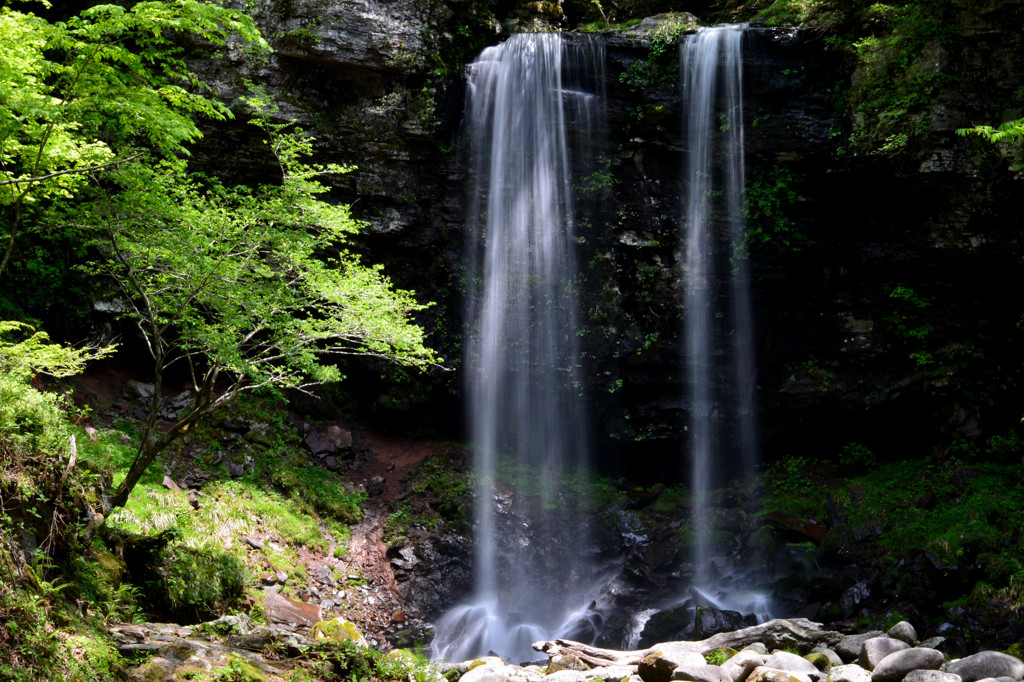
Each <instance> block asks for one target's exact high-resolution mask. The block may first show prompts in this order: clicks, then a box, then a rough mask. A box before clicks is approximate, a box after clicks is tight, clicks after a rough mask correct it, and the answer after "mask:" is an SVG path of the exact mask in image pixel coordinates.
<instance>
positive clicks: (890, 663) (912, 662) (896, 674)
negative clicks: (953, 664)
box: [871, 648, 943, 682]
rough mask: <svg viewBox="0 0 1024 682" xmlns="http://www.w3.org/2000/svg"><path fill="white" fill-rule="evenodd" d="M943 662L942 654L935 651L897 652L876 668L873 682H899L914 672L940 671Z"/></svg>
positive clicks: (906, 650)
mask: <svg viewBox="0 0 1024 682" xmlns="http://www.w3.org/2000/svg"><path fill="white" fill-rule="evenodd" d="M942 661H943V656H942V652H941V651H937V650H935V649H924V648H917V649H903V650H901V651H895V652H893V653H891V654H889V655H888V656H886V657H885V658H883V659H882V660H881V661H880V662H879V663H878V665H876V666H875V669H874V670H873V671H872V672H871V682H899V680H902V679H903V678H904V677H906V676H907V675H908V674H909V673H910V672H912V671H914V670H938V669H939V668H940V667H941V666H942Z"/></svg>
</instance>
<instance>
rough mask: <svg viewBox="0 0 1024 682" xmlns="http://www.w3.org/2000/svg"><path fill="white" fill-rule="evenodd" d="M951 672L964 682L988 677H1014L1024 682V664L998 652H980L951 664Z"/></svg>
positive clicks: (973, 681)
mask: <svg viewBox="0 0 1024 682" xmlns="http://www.w3.org/2000/svg"><path fill="white" fill-rule="evenodd" d="M949 672H951V673H953V674H954V675H959V676H960V677H961V679H963V682H977V680H982V679H984V678H986V677H1012V678H1013V679H1015V680H1024V662H1022V661H1021V660H1020V659H1019V658H1015V657H1013V656H1010V655H1009V654H1003V653H1000V652H998V651H980V652H978V653H976V654H974V655H973V656H967V657H966V658H961V659H960V660H959V661H956V662H954V663H950V664H949Z"/></svg>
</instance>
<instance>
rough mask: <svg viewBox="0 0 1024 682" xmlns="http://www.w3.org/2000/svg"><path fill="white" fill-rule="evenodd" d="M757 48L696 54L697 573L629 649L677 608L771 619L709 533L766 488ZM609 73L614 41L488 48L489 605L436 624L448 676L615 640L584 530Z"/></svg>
mask: <svg viewBox="0 0 1024 682" xmlns="http://www.w3.org/2000/svg"><path fill="white" fill-rule="evenodd" d="M742 39H743V27H736V26H726V27H716V28H714V29H706V30H701V31H699V32H697V33H696V34H694V35H691V36H687V37H686V38H685V39H683V40H681V44H680V50H681V52H680V57H681V66H682V93H683V94H682V107H681V108H682V110H683V116H682V124H683V125H682V128H683V139H684V148H685V150H686V152H685V155H686V162H685V167H684V168H682V169H681V170H682V172H683V183H682V184H683V187H684V193H683V205H684V211H685V215H682V216H680V219H681V222H682V234H681V243H682V244H683V245H684V246H682V247H681V253H680V261H681V263H682V270H683V279H684V281H685V284H686V288H685V293H683V294H681V297H680V305H681V307H682V309H683V311H684V315H683V317H684V318H685V329H684V330H683V339H684V349H685V353H686V361H687V362H686V366H687V368H688V373H689V377H688V379H687V383H688V386H689V396H688V404H689V412H690V413H691V418H690V421H689V423H688V424H687V425H686V426H687V429H688V430H689V432H690V437H691V447H692V452H691V454H692V456H691V461H692V471H691V486H690V489H691V493H692V504H691V506H692V509H693V511H692V519H691V522H692V524H693V527H694V529H695V542H694V546H695V550H694V555H693V556H692V562H693V566H694V569H693V575H692V578H691V579H690V580H689V581H688V583H687V584H686V586H685V587H680V589H679V590H677V591H676V592H675V593H672V594H670V595H669V596H668V597H667V598H666V596H665V595H662V596H660V597H658V598H657V601H656V603H653V604H652V603H646V604H640V603H638V604H636V605H635V609H636V613H637V617H636V618H632V619H631V623H632V624H631V625H630V627H629V628H627V631H626V633H625V634H624V635H623V637H626V638H627V639H629V640H630V641H628V642H627V641H623V642H622V643H621V645H627V644H635V641H634V640H636V639H637V638H638V637H639V636H640V635H639V633H640V631H641V630H642V629H643V626H644V623H645V622H646V620H647V618H648V617H649V616H650V615H651V614H652V613H654V612H656V611H658V610H667V609H674V608H688V606H687V604H691V605H692V604H698V605H708V604H710V605H714V606H717V607H720V608H727V609H736V610H740V611H743V612H744V613H748V614H749V613H758V614H762V615H764V612H765V611H766V607H765V605H764V603H763V600H762V599H761V598H760V597H759V596H758V595H756V594H750V593H747V592H745V591H744V590H743V589H742V588H738V587H737V585H736V583H735V580H734V579H733V577H732V576H727V575H724V574H723V570H724V569H723V568H722V567H720V566H717V565H716V564H717V557H716V553H715V551H714V549H713V547H712V544H711V540H710V538H709V534H708V532H707V529H708V528H709V527H710V526H711V519H710V518H709V513H710V512H709V505H708V493H709V491H710V489H711V488H712V486H713V485H715V484H716V483H718V482H720V481H719V480H716V474H715V469H716V467H719V466H721V464H722V463H723V462H725V461H726V458H728V463H729V468H730V470H731V472H732V473H733V474H734V473H735V472H736V471H752V469H753V467H754V465H755V453H756V449H757V446H756V441H757V428H756V422H755V419H754V387H755V376H754V373H755V370H754V361H753V351H752V324H751V310H750V296H749V293H748V289H749V287H748V281H747V280H748V273H747V265H746V256H745V254H744V220H743V193H744V188H743V180H744V161H743V149H744V145H743V134H744V129H743V101H742V87H743V83H742ZM603 69H604V51H603V47H602V43H601V42H600V41H599V40H597V39H589V38H587V37H581V36H571V35H561V34H556V33H549V34H521V35H516V36H513V37H512V38H510V39H509V40H508V41H506V42H505V43H502V44H500V45H497V46H495V47H491V48H488V49H486V50H484V52H483V53H482V54H481V55H480V57H479V58H478V59H477V60H476V61H475V62H474V63H473V64H472V65H471V67H470V70H469V78H468V92H467V100H466V114H465V117H466V139H467V140H468V144H469V154H470V171H471V173H472V176H471V190H470V192H471V193H470V198H469V204H468V216H469V230H468V234H469V235H470V237H469V239H470V244H469V248H468V258H467V260H468V279H469V282H470V286H469V297H468V299H469V304H468V308H467V327H466V329H467V344H466V355H465V369H466V376H467V387H466V393H467V404H468V415H467V422H468V426H469V431H470V439H471V443H472V447H473V450H474V476H475V486H476V491H475V508H474V514H475V517H474V523H475V538H474V540H475V567H474V574H475V589H474V593H473V595H472V598H471V600H470V601H469V602H468V603H465V604H462V605H460V606H458V607H456V608H454V609H452V610H450V611H449V612H448V613H447V614H445V616H444V617H443V618H442V619H441V620H440V621H439V622H438V623H437V625H436V630H435V631H436V638H435V640H434V642H433V644H432V650H433V656H434V657H435V658H437V659H446V660H467V659H470V658H474V657H477V656H481V655H485V654H487V653H489V652H494V653H497V654H499V655H501V656H502V657H504V658H506V659H507V660H510V661H525V660H529V659H531V658H533V657H534V656H535V652H533V651H532V649H531V647H530V645H531V644H532V643H533V642H535V641H538V640H542V639H551V638H553V637H566V638H570V639H572V638H576V639H581V640H583V641H594V640H595V639H596V638H597V637H598V636H599V635H601V634H602V633H601V632H600V628H601V625H600V622H601V616H600V615H599V614H598V615H596V617H595V608H596V610H597V611H600V609H601V606H600V604H601V603H602V599H604V600H605V603H607V601H608V594H613V593H614V592H615V591H616V590H615V588H609V583H608V580H609V579H610V578H613V576H612V575H599V572H600V571H599V569H598V568H597V567H596V566H595V565H593V563H592V561H591V559H590V558H589V557H590V552H591V551H592V547H591V543H590V538H589V533H588V525H587V524H588V519H587V518H585V516H584V514H583V513H582V509H583V508H584V507H585V504H586V500H585V499H582V494H583V493H582V491H584V490H585V489H586V485H585V484H586V477H587V470H588V448H589V446H588V442H587V431H588V426H587V414H586V407H585V403H584V399H583V395H582V389H581V386H582V383H583V382H582V381H581V377H580V363H581V360H580V351H579V347H578V341H577V331H578V326H577V314H578V312H577V311H578V309H579V305H578V303H577V292H576V286H577V281H578V275H577V265H576V258H575V255H574V253H575V250H576V247H577V244H576V236H577V235H576V233H575V231H576V225H577V223H578V220H579V217H580V216H579V215H578V214H579V213H580V207H578V206H576V205H575V202H574V194H573V184H574V181H575V179H576V178H578V177H579V175H580V174H581V173H584V172H586V171H587V170H590V169H593V168H594V167H595V163H596V161H597V157H598V156H600V154H601V153H602V151H601V150H603V148H604V147H603V146H604V144H605V141H604V140H605V137H604V136H605V134H606V132H605V130H604V129H603V127H604V126H603V123H602V121H603V106H604V105H603V102H602V88H603V82H604V74H603ZM723 287H724V289H725V291H723V290H722V289H723ZM723 301H727V303H725V304H723V303H722V302H723ZM723 306H724V309H723ZM723 325H725V326H724V327H723ZM723 346H725V347H723ZM723 376H725V377H727V378H725V379H723V378H722V377H723ZM725 413H728V414H725ZM726 442H728V443H730V444H731V445H730V447H729V448H728V450H729V452H728V454H726V453H725V450H726V448H725V447H724V445H723V444H724V443H726ZM736 453H739V454H736ZM737 467H739V468H738V469H737ZM719 476H720V474H719ZM726 586H727V587H726ZM652 606H653V608H651V607H652ZM621 645H620V646H621Z"/></svg>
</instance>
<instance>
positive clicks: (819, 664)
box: [804, 651, 832, 673]
mask: <svg viewBox="0 0 1024 682" xmlns="http://www.w3.org/2000/svg"><path fill="white" fill-rule="evenodd" d="M804 659H805V660H807V661H809V662H810V663H811V664H812V665H814V667H815V668H817V669H818V670H820V671H822V672H824V673H827V672H828V671H829V669H830V668H831V667H832V663H831V661H829V660H828V656H826V655H825V654H823V653H821V652H820V651H812V652H811V653H809V654H807V655H806V656H804Z"/></svg>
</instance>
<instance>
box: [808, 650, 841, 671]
mask: <svg viewBox="0 0 1024 682" xmlns="http://www.w3.org/2000/svg"><path fill="white" fill-rule="evenodd" d="M811 653H812V654H821V655H823V656H824V657H825V658H827V659H828V664H829V667H830V668H833V667H835V666H837V665H842V664H843V659H842V658H840V657H839V654H837V653H836V650H835V649H831V648H829V647H827V646H816V647H814V648H813V649H811Z"/></svg>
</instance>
